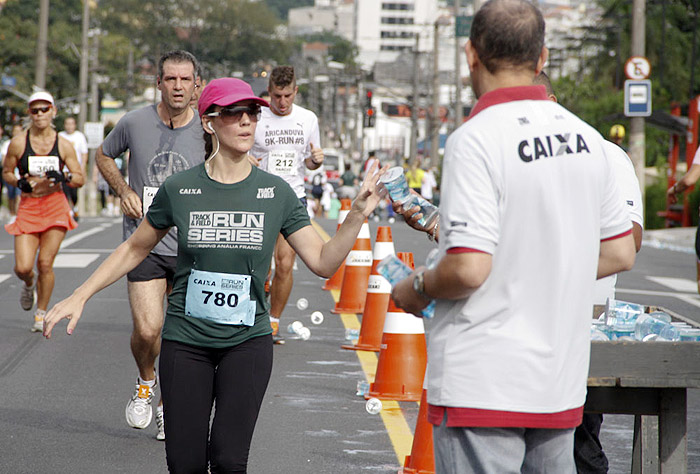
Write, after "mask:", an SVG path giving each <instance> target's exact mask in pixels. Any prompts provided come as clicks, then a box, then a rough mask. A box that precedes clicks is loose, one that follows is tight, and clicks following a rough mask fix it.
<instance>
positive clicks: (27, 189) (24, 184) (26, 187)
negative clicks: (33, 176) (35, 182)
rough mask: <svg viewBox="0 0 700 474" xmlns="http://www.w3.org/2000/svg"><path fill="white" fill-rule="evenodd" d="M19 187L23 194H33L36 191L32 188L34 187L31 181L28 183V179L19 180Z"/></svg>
mask: <svg viewBox="0 0 700 474" xmlns="http://www.w3.org/2000/svg"><path fill="white" fill-rule="evenodd" d="M17 187H18V188H19V189H20V190H22V192H23V193H31V192H32V191H34V189H33V188H32V185H31V183H30V182H29V181H27V178H20V179H18V180H17Z"/></svg>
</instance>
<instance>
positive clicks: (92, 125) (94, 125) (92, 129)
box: [85, 122, 105, 148]
mask: <svg viewBox="0 0 700 474" xmlns="http://www.w3.org/2000/svg"><path fill="white" fill-rule="evenodd" d="M104 137H105V126H104V124H102V123H100V122H85V138H87V143H88V148H98V147H99V146H100V145H102V140H104Z"/></svg>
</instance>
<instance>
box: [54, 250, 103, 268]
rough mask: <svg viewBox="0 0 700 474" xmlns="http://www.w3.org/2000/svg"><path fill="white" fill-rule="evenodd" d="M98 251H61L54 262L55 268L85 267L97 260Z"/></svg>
mask: <svg viewBox="0 0 700 474" xmlns="http://www.w3.org/2000/svg"><path fill="white" fill-rule="evenodd" d="M99 256H100V254H97V253H68V254H66V253H59V254H58V255H56V260H54V262H53V267H54V268H85V267H87V266H88V265H90V264H91V263H92V262H94V261H95V260H97V258H98V257H99Z"/></svg>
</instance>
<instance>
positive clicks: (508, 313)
mask: <svg viewBox="0 0 700 474" xmlns="http://www.w3.org/2000/svg"><path fill="white" fill-rule="evenodd" d="M465 49H466V53H467V63H468V65H469V68H470V71H471V78H472V87H473V89H474V92H475V95H476V97H478V98H479V101H478V102H477V104H476V106H475V107H474V109H473V111H472V114H471V117H470V119H469V121H468V122H466V123H465V124H464V125H462V126H461V127H460V128H459V129H458V130H457V131H456V132H455V133H453V134H452V136H451V137H450V138H449V140H448V142H447V147H446V151H445V160H444V163H443V174H442V176H443V178H442V186H441V189H442V199H441V204H440V228H439V236H440V242H439V251H440V260H439V262H438V263H437V266H436V267H435V268H434V269H430V270H426V269H424V268H419V269H418V270H417V271H416V272H415V273H414V274H413V275H411V276H410V277H409V278H406V279H405V280H403V281H401V282H400V283H399V284H398V285H397V286H396V287H395V288H394V290H393V292H392V297H393V298H394V301H395V302H396V303H397V305H398V306H399V307H401V308H403V309H405V310H406V311H409V312H412V313H414V314H419V313H420V311H421V310H422V309H423V308H424V307H425V306H427V305H428V303H429V302H430V301H431V300H435V301H436V308H435V316H434V318H433V319H430V320H427V321H426V329H427V332H428V360H429V361H430V364H429V370H428V373H427V387H428V390H427V398H428V404H429V407H428V419H429V421H430V422H431V423H432V424H433V425H434V440H435V461H436V472H440V473H464V472H544V471H546V472H557V473H560V472H561V473H572V472H575V469H576V468H575V465H574V459H573V432H574V428H575V427H576V426H578V425H579V424H580V422H581V417H582V414H583V404H584V402H585V397H586V380H587V374H588V362H589V351H590V341H589V333H590V331H589V326H590V318H591V302H592V301H593V283H594V280H593V278H592V276H593V275H597V276H598V278H601V277H604V276H607V275H610V274H613V273H617V272H619V271H622V270H627V269H630V268H631V267H632V265H633V264H634V254H635V248H634V241H633V238H632V235H631V227H632V225H631V222H630V218H629V212H628V210H627V209H626V208H625V206H624V203H623V201H622V199H621V198H620V193H619V191H618V189H617V184H616V182H615V179H614V176H613V173H612V169H611V167H610V164H609V162H608V161H609V158H608V156H607V155H606V151H605V147H604V145H603V138H602V137H601V136H600V134H598V133H597V132H596V131H595V130H594V129H593V128H592V127H590V126H588V125H587V124H585V123H584V122H583V121H581V120H580V119H578V118H577V117H576V116H574V115H573V114H571V113H570V112H568V111H567V110H566V109H564V108H563V107H561V106H559V105H558V104H555V103H554V102H551V101H549V100H548V97H547V94H546V92H545V89H544V87H542V86H532V81H533V79H534V77H535V76H536V75H537V74H539V72H540V71H541V70H542V67H543V65H544V63H545V61H546V59H547V54H548V52H547V49H546V48H545V47H544V19H543V18H542V14H541V13H540V11H539V10H538V9H537V7H535V6H534V5H532V4H531V3H529V2H527V1H525V0H490V1H488V2H487V3H485V4H484V6H483V7H482V8H481V9H480V10H479V11H478V12H477V14H476V15H475V17H474V21H473V23H472V30H471V37H470V40H469V42H468V43H467V45H466V48H465ZM435 230H436V231H437V229H435Z"/></svg>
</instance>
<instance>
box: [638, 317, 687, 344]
mask: <svg viewBox="0 0 700 474" xmlns="http://www.w3.org/2000/svg"><path fill="white" fill-rule="evenodd" d="M670 319H671V318H670V316H668V315H667V314H666V313H659V312H654V313H651V314H646V313H645V314H642V315H641V316H639V317H638V318H637V322H636V324H635V326H634V338H635V339H636V340H638V341H678V340H680V337H681V336H680V331H679V329H678V328H677V327H675V326H673V325H672V324H671V321H670Z"/></svg>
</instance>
